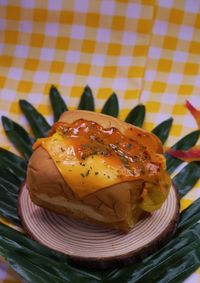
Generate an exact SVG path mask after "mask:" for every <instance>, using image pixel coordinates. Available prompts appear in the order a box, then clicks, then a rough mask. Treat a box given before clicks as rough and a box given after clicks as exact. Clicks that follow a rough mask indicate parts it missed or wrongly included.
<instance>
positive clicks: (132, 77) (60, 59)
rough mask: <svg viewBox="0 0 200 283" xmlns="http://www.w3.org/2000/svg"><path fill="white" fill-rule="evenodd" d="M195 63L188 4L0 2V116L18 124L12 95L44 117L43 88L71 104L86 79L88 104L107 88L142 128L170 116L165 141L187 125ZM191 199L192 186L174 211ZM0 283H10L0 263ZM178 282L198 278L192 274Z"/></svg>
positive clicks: (196, 79) (194, 5) (193, 3)
mask: <svg viewBox="0 0 200 283" xmlns="http://www.w3.org/2000/svg"><path fill="white" fill-rule="evenodd" d="M199 63H200V1H198V0H185V1H173V0H167V1H166V0H159V1H154V0H141V1H139V0H138V1H133V0H129V1H128V0H115V1H114V0H101V1H100V0H74V1H72V0H68V1H64V0H63V1H62V0H56V1H54V0H48V1H47V0H43V1H40V0H21V1H20V0H0V113H1V114H2V115H6V116H9V117H11V118H12V119H13V120H15V121H17V122H19V123H20V124H22V125H23V126H25V128H26V129H29V128H28V125H27V122H26V120H25V119H24V117H23V115H22V113H21V111H20V109H19V106H18V100H19V99H27V100H28V101H29V102H31V103H33V104H34V105H35V106H36V107H37V109H38V110H39V111H41V112H42V113H43V114H44V115H45V116H46V117H47V119H48V120H49V122H52V113H51V109H50V106H49V101H48V100H49V98H48V92H49V88H50V86H51V84H55V85H56V86H57V87H58V88H59V90H60V92H61V93H62V94H63V96H64V100H65V101H66V102H67V105H68V106H70V108H71V109H72V108H74V107H76V106H77V104H78V101H79V97H80V95H81V93H82V90H83V87H84V86H85V85H87V84H88V85H89V86H90V87H91V88H92V90H93V93H94V96H95V101H96V109H97V110H100V109H101V107H102V105H103V104H104V102H105V100H106V99H107V98H108V96H109V95H110V94H111V93H112V92H113V91H114V92H116V93H117V95H118V97H119V102H120V109H121V112H120V117H121V118H125V116H126V115H127V113H128V112H129V110H130V109H132V108H133V107H134V106H135V105H136V104H138V103H144V104H145V105H146V109H147V115H146V122H145V128H146V129H148V130H151V129H152V128H153V127H154V126H155V125H156V124H158V123H159V122H161V121H162V120H164V119H166V118H168V117H169V116H173V117H174V125H173V128H172V131H171V136H170V138H169V140H168V145H172V143H174V142H175V141H177V140H178V139H179V138H180V137H182V136H183V135H185V134H186V133H189V132H190V131H192V130H194V129H196V124H195V121H194V119H193V118H192V116H191V115H190V114H189V113H188V111H187V110H186V108H185V106H184V104H185V100H186V99H189V101H190V102H191V103H193V104H194V105H195V106H196V107H197V108H199V107H200V65H199ZM0 131H1V135H0V145H1V146H4V147H6V148H8V149H11V148H12V147H11V146H10V143H9V142H8V140H7V139H6V137H5V134H4V132H3V130H2V126H1V128H0ZM12 150H13V151H14V149H13V148H12ZM198 196H200V183H199V182H198V184H197V185H196V187H195V189H194V190H193V191H192V192H190V193H189V194H188V195H187V196H186V197H185V199H184V200H183V201H182V208H183V207H186V206H187V205H188V204H190V203H191V201H192V200H194V199H196V198H197V197H198ZM0 282H4V283H5V282H19V279H17V277H16V275H13V273H10V269H9V268H8V266H7V265H6V264H5V263H3V262H2V264H0ZM187 282H192V283H196V282H200V273H199V271H197V272H196V273H194V274H193V275H192V276H191V277H190V278H189V279H188V280H187Z"/></svg>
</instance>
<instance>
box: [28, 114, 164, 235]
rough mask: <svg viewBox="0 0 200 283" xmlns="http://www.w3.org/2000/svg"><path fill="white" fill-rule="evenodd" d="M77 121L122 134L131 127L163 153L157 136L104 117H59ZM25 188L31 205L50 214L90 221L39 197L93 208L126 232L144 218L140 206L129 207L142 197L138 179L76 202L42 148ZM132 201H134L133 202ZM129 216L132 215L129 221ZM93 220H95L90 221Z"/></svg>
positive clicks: (32, 162)
mask: <svg viewBox="0 0 200 283" xmlns="http://www.w3.org/2000/svg"><path fill="white" fill-rule="evenodd" d="M80 118H84V119H86V120H91V121H95V122H97V123H98V124H100V125H101V126H103V127H104V128H109V127H115V128H118V129H119V130H120V131H121V132H122V133H126V131H127V129H130V128H132V129H133V130H134V131H138V132H141V133H145V134H146V135H147V138H148V140H149V145H150V146H151V147H152V148H153V149H154V150H155V151H156V152H158V153H160V152H162V145H161V142H160V140H159V139H158V138H157V137H156V136H154V135H153V134H151V133H148V132H146V131H144V130H142V129H139V128H137V127H135V126H132V125H130V124H127V123H125V122H122V121H120V120H119V119H116V118H113V117H110V116H107V115H103V114H100V113H95V112H89V111H81V110H75V111H68V112H65V113H64V114H63V115H62V116H61V117H60V120H59V121H63V122H68V123H72V122H74V121H76V120H78V119H80ZM133 135H134V132H133ZM133 184H134V187H133ZM27 186H28V189H29V192H30V196H31V199H32V200H33V202H35V203H36V204H38V205H41V206H42V207H46V208H49V209H51V210H53V211H56V212H58V213H61V214H64V215H67V216H73V217H76V218H84V219H93V217H92V215H91V218H90V217H88V216H86V215H84V213H79V212H74V213H71V212H70V211H69V210H67V209H66V208H63V207H62V206H56V205H53V204H50V203H48V200H47V201H45V200H41V198H40V196H41V195H42V194H43V195H46V196H48V197H50V198H52V199H53V198H57V197H64V198H66V200H68V201H71V202H75V203H80V204H83V205H85V206H88V207H92V208H93V209H94V210H97V211H98V212H100V213H101V214H102V215H103V216H105V217H107V218H109V217H110V219H112V220H113V219H115V221H113V223H110V226H112V227H115V228H118V229H121V230H123V231H127V230H129V229H130V228H131V227H132V226H133V225H134V223H136V222H137V221H138V219H140V218H141V217H142V215H143V213H142V210H141V209H140V208H139V207H137V206H134V207H133V206H132V204H133V203H137V201H138V199H139V196H140V194H141V189H142V182H141V180H138V181H134V182H124V183H121V184H117V185H114V186H111V187H109V188H105V189H102V190H99V191H97V192H95V193H92V194H90V195H88V196H86V197H84V198H82V199H79V198H78V196H77V195H76V194H74V193H73V191H72V190H71V189H70V187H69V186H68V185H67V183H66V182H65V181H64V179H63V177H62V175H61V174H60V172H59V171H58V169H57V167H56V166H55V164H54V162H53V160H52V159H51V157H50V155H49V154H48V152H47V151H46V150H45V149H43V148H42V147H41V146H40V147H39V148H37V149H36V150H35V151H34V153H33V155H32V156H31V158H30V161H29V166H28V171H27ZM133 189H134V192H133ZM133 198H135V199H134V200H133ZM131 214H133V215H132V216H131V218H130V215H131ZM128 216H129V217H128ZM93 221H95V220H94V219H93ZM97 222H98V221H97ZM114 222H115V223H114Z"/></svg>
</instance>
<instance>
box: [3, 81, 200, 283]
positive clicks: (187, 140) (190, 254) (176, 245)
mask: <svg viewBox="0 0 200 283" xmlns="http://www.w3.org/2000/svg"><path fill="white" fill-rule="evenodd" d="M50 100H51V104H52V108H53V111H54V119H55V121H56V120H57V119H58V118H59V116H60V115H61V114H62V113H63V111H65V110H67V106H66V105H65V103H64V101H63V99H62V97H61V95H60V94H59V92H58V91H57V89H56V88H55V87H53V86H52V87H51V90H50ZM20 106H21V108H22V111H23V112H24V114H25V116H26V117H27V119H28V121H29V123H30V125H31V128H32V130H33V133H34V135H35V136H36V137H42V136H45V135H46V134H47V132H48V130H49V128H50V126H49V124H48V123H47V121H46V119H45V118H44V117H43V116H42V115H41V114H40V113H39V112H38V111H37V110H36V109H35V108H34V107H33V106H32V105H31V104H30V103H28V102H27V101H24V100H21V101H20ZM78 108H79V109H82V110H90V111H94V98H93V94H92V91H91V89H90V88H89V87H88V86H87V87H85V89H84V92H83V94H82V96H81V99H80V103H79V107H78ZM102 113H105V114H108V115H111V116H114V117H117V116H118V113H119V103H118V99H117V96H116V94H112V95H111V96H110V97H109V99H108V100H107V101H106V103H105V105H104V107H103V109H102ZM144 117H145V107H144V106H143V105H138V106H136V107H135V108H134V109H133V110H132V111H131V112H130V113H129V115H128V116H127V118H126V122H129V123H132V124H134V125H137V126H142V124H143V121H144ZM2 122H3V125H4V128H5V131H6V134H7V136H8V137H9V139H10V140H11V141H12V143H13V144H14V145H15V147H16V148H18V150H19V151H20V152H21V153H22V154H23V155H24V157H25V158H26V159H28V158H29V156H30V154H31V147H32V143H33V139H32V138H31V137H29V135H28V133H27V132H26V131H25V130H24V129H23V128H22V127H21V126H20V125H18V124H17V123H15V122H13V121H12V120H10V119H8V118H6V117H3V118H2ZM171 125H172V118H170V119H168V120H166V121H164V122H162V123H161V124H160V125H158V126H157V127H156V128H154V130H153V131H152V132H153V133H154V134H156V135H157V136H158V137H159V138H160V139H161V141H162V142H163V143H164V142H165V141H166V139H167V137H168V135H169V131H170V128H171ZM199 133H200V131H195V132H192V133H190V134H188V135H187V136H185V137H184V138H182V139H181V140H180V141H179V142H178V143H176V144H175V145H174V146H173V148H176V149H187V148H190V147H192V146H193V145H194V144H195V143H196V142H197V140H198V138H199ZM166 159H167V168H168V172H170V173H172V172H173V171H174V170H175V169H176V168H177V166H179V165H180V164H181V162H182V161H181V160H179V159H176V158H173V157H172V156H170V155H168V154H166ZM26 167H27V161H25V160H24V159H22V158H21V157H19V156H17V155H15V154H13V153H11V152H9V151H7V150H4V149H1V148H0V215H1V216H4V217H5V218H7V219H9V220H10V221H11V222H13V223H15V224H18V225H20V222H19V219H18V216H17V213H16V207H17V205H16V202H17V195H18V191H19V187H20V184H21V181H22V180H23V179H24V177H25V174H26ZM199 168H200V167H199V163H197V162H192V163H190V164H188V165H186V166H185V167H184V168H183V169H182V170H181V171H180V172H179V173H178V174H177V175H176V176H175V177H174V178H173V183H174V185H175V186H176V187H177V188H178V190H179V193H180V196H183V195H185V194H186V193H187V192H188V191H190V190H191V189H192V187H193V186H194V184H195V183H196V181H197V180H198V179H199V174H200V171H199V170H200V169H199ZM199 203H200V201H199V199H198V200H197V201H195V202H194V203H193V204H191V205H190V206H189V207H188V208H187V209H186V210H184V211H183V212H182V213H181V220H180V223H179V226H178V229H177V233H176V235H175V236H174V238H173V239H172V240H171V241H169V242H168V243H167V244H166V245H165V246H164V247H163V248H162V249H160V250H158V251H157V252H156V253H154V254H152V255H151V256H148V257H147V258H145V259H144V260H143V261H142V262H141V263H139V264H135V265H132V266H129V267H126V268H121V269H120V268H118V269H113V270H109V271H94V270H82V269H80V268H75V267H72V266H71V265H70V262H69V260H68V258H67V257H66V256H65V255H63V254H60V253H57V252H55V251H52V250H51V249H49V248H47V247H44V246H42V245H40V244H38V243H37V242H35V241H33V240H31V239H29V238H27V237H26V236H25V235H23V234H21V233H19V232H17V231H14V230H13V229H12V228H9V227H7V226H5V225H3V224H0V235H1V236H0V254H1V255H2V256H4V257H5V258H6V259H7V260H8V261H9V262H10V264H11V266H12V267H13V269H15V270H16V271H17V272H18V273H19V274H21V276H22V277H23V278H24V279H25V280H26V281H27V282H33V283H35V282H37V283H40V282H41V283H43V282H63V283H64V282H80V283H95V282H101V283H103V282H104V283H109V282H110V283H111V282H112V283H113V282H116V283H117V282H120V283H121V282H123V283H128V282H129V283H130V282H145V281H147V282H169V281H173V282H182V281H181V280H184V279H185V278H186V277H187V276H188V275H190V274H191V273H192V272H193V271H194V270H195V269H196V268H197V267H198V266H199V265H200V239H199V237H197V235H198V233H200V225H199V224H196V222H197V221H198V220H199V218H200V213H199ZM181 266H184V271H182V269H180V267H181ZM166 268H170V270H171V271H172V272H170V273H166ZM149 275H151V281H150V279H149V278H150V277H149ZM174 280H175V281H174Z"/></svg>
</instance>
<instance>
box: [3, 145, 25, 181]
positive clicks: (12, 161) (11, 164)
mask: <svg viewBox="0 0 200 283" xmlns="http://www.w3.org/2000/svg"><path fill="white" fill-rule="evenodd" d="M0 167H2V168H4V169H7V170H10V171H11V172H12V173H13V174H15V175H16V176H17V177H18V178H19V179H20V180H22V181H23V180H24V178H25V175H26V168H27V162H26V161H25V160H24V159H22V158H21V157H19V156H17V155H16V154H14V153H12V152H10V151H8V150H6V149H4V148H0Z"/></svg>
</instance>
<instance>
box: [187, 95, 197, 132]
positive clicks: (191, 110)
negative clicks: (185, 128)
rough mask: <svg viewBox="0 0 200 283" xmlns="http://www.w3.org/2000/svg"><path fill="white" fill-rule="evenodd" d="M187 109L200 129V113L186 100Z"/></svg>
mask: <svg viewBox="0 0 200 283" xmlns="http://www.w3.org/2000/svg"><path fill="white" fill-rule="evenodd" d="M186 107H187V109H188V110H189V111H190V113H191V114H192V116H193V117H194V119H195V120H196V122H197V125H198V127H199V129H200V111H199V110H197V109H196V108H195V107H194V106H193V105H192V104H191V103H190V102H189V101H188V100H186Z"/></svg>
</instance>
